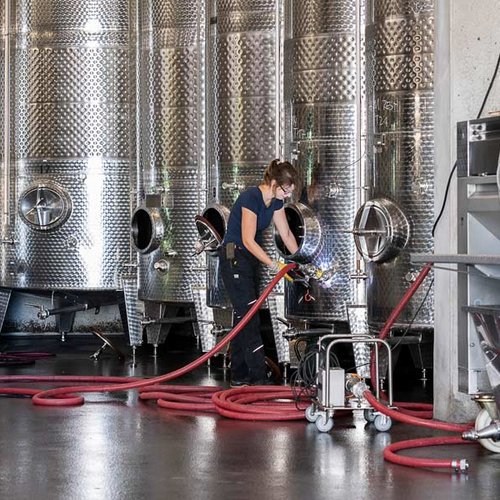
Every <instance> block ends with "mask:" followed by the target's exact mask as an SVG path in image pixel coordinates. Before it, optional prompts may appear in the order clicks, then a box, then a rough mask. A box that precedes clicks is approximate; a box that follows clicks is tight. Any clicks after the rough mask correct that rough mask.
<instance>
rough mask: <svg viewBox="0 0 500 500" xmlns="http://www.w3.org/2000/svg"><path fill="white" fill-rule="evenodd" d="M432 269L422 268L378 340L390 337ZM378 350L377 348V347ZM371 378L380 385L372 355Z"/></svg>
mask: <svg viewBox="0 0 500 500" xmlns="http://www.w3.org/2000/svg"><path fill="white" fill-rule="evenodd" d="M431 269H432V264H430V263H427V264H425V266H424V267H423V268H422V270H421V271H420V273H419V274H418V276H417V278H416V280H415V281H414V282H413V283H412V284H411V286H410V288H408V290H406V292H405V294H404V295H403V297H402V299H401V300H400V301H399V303H398V305H397V306H396V307H395V308H394V309H393V311H392V312H391V314H390V315H389V317H388V318H387V321H386V322H385V323H384V326H383V327H382V330H380V333H379V334H378V338H379V339H381V340H384V339H385V338H386V337H387V335H389V333H390V331H391V328H392V326H393V325H394V323H395V322H396V320H397V319H398V318H399V316H400V315H401V313H402V312H403V309H404V308H405V307H406V305H407V304H408V302H410V300H411V298H412V297H413V295H415V292H416V291H417V290H418V289H419V287H420V285H421V284H422V282H423V281H424V279H425V278H426V277H427V275H428V274H429V271H430V270H431ZM375 349H376V347H375ZM370 377H371V379H372V383H374V384H375V387H377V385H378V380H377V378H376V377H375V358H374V356H373V355H372V357H371V361H370Z"/></svg>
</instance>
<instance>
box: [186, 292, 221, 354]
mask: <svg viewBox="0 0 500 500" xmlns="http://www.w3.org/2000/svg"><path fill="white" fill-rule="evenodd" d="M192 293H193V299H194V308H195V311H196V319H197V320H198V333H199V338H200V346H201V350H202V352H208V351H210V350H211V349H212V348H213V347H215V344H216V343H217V335H216V334H215V333H214V328H213V327H214V326H215V321H214V313H213V309H212V308H211V307H208V306H207V287H206V286H205V285H198V286H193V287H192Z"/></svg>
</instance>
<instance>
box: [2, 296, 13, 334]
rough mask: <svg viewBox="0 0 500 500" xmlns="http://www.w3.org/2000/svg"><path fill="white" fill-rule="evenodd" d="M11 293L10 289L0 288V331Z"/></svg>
mask: <svg viewBox="0 0 500 500" xmlns="http://www.w3.org/2000/svg"><path fill="white" fill-rule="evenodd" d="M11 294H12V291H11V290H7V289H5V288H0V331H1V330H2V326H3V322H4V319H5V313H6V312H7V308H8V307H9V302H10V296H11Z"/></svg>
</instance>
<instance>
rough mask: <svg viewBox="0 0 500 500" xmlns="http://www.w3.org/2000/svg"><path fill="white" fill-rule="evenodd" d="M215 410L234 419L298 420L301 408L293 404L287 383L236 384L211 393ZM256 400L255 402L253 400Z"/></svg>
mask: <svg viewBox="0 0 500 500" xmlns="http://www.w3.org/2000/svg"><path fill="white" fill-rule="evenodd" d="M212 402H213V403H214V405H215V407H216V408H217V411H218V412H219V413H220V414H221V415H223V416H224V417H229V418H234V419H238V420H302V419H303V418H304V411H303V410H298V409H297V408H296V406H295V396H294V394H293V392H292V390H291V388H290V387H283V386H253V387H238V388H236V389H229V390H227V391H221V392H216V393H215V394H214V395H213V396H212ZM255 403H257V404H255Z"/></svg>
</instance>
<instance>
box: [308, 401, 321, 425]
mask: <svg viewBox="0 0 500 500" xmlns="http://www.w3.org/2000/svg"><path fill="white" fill-rule="evenodd" d="M318 417H319V413H318V412H317V411H316V408H315V407H314V405H310V406H308V407H307V408H306V419H307V421H308V422H311V423H313V424H314V422H316V420H318Z"/></svg>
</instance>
